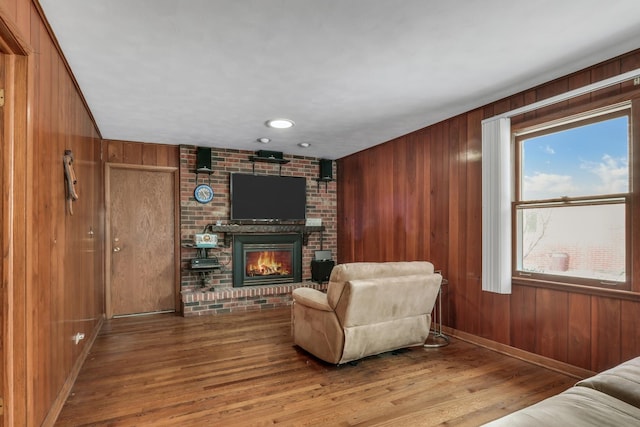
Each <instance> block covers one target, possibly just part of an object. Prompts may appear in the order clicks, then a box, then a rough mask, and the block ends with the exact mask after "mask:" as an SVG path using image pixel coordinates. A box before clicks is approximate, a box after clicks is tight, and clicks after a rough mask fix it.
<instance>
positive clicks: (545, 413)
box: [485, 387, 640, 427]
mask: <svg viewBox="0 0 640 427" xmlns="http://www.w3.org/2000/svg"><path fill="white" fill-rule="evenodd" d="M639 422H640V408H637V407H635V406H632V405H629V404H628V403H625V402H622V401H621V400H618V399H616V398H615V397H613V396H609V395H608V394H604V393H601V392H599V391H597V390H594V389H591V388H587V387H572V388H570V389H569V390H567V391H565V392H563V393H560V394H558V395H556V396H552V397H550V398H548V399H545V400H543V401H541V402H538V403H536V404H535V405H532V406H529V407H527V408H524V409H521V410H519V411H517V412H514V413H512V414H509V415H506V416H504V417H502V418H499V419H497V420H495V421H492V422H490V423H488V424H485V426H487V427H502V426H504V427H541V426H544V427H570V426H576V427H577V426H580V427H587V426H594V427H602V426H637V425H638V423H639Z"/></svg>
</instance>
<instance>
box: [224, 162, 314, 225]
mask: <svg viewBox="0 0 640 427" xmlns="http://www.w3.org/2000/svg"><path fill="white" fill-rule="evenodd" d="M306 205H307V180H306V179H305V178H303V177H295V176H278V175H250V174H241V173H233V174H231V220H232V221H246V220H254V221H275V220H279V221H292V220H304V219H305V218H306V215H305V213H306Z"/></svg>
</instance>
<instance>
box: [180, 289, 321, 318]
mask: <svg viewBox="0 0 640 427" xmlns="http://www.w3.org/2000/svg"><path fill="white" fill-rule="evenodd" d="M300 287H310V288H314V289H318V290H320V291H326V290H327V283H323V284H319V283H314V282H304V283H288V284H285V285H276V286H250V287H244V288H225V289H220V290H208V289H204V290H202V289H193V290H186V291H183V292H182V306H183V315H184V316H185V317H189V316H202V315H210V314H226V313H231V312H239V311H252V310H265V309H271V308H276V307H285V306H288V305H291V292H292V291H293V290H294V289H295V288H300Z"/></svg>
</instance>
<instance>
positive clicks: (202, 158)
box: [196, 147, 211, 172]
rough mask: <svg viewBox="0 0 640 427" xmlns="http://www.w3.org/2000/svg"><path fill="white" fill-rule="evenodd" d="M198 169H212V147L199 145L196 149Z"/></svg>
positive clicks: (205, 170) (202, 170) (204, 170)
mask: <svg viewBox="0 0 640 427" xmlns="http://www.w3.org/2000/svg"><path fill="white" fill-rule="evenodd" d="M196 170H198V171H201V172H207V171H210V170H211V148H207V147H198V149H197V151H196Z"/></svg>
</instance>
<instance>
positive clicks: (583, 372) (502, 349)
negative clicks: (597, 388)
mask: <svg viewBox="0 0 640 427" xmlns="http://www.w3.org/2000/svg"><path fill="white" fill-rule="evenodd" d="M442 330H443V332H445V333H446V334H447V335H451V336H453V337H455V338H457V339H459V340H462V341H466V342H468V343H471V344H475V345H478V346H480V347H484V348H486V349H489V350H492V351H495V352H497V353H501V354H504V355H507V356H510V357H514V358H516V359H520V360H524V361H525V362H529V363H532V364H534V365H538V366H541V367H543V368H547V369H550V370H552V371H556V372H560V373H561V374H565V375H569V376H571V377H574V378H576V379H584V378H587V377H591V376H593V375H595V374H596V372H593V371H590V370H588V369H584V368H579V367H577V366H573V365H570V364H568V363H565V362H560V361H558V360H555V359H551V358H549V357H545V356H540V355H539V354H535V353H531V352H529V351H525V350H521V349H519V348H516V347H511V346H509V345H506V344H502V343H499V342H496V341H491V340H489V339H486V338H482V337H479V336H477V335H473V334H470V333H467V332H462V331H459V330H457V329H453V328H450V327H448V326H443V327H442Z"/></svg>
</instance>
